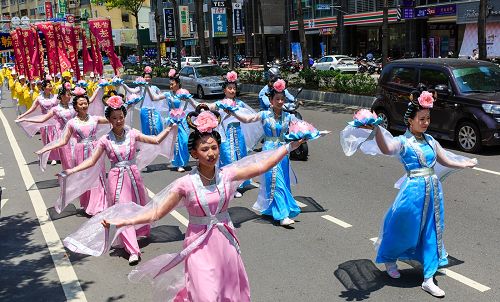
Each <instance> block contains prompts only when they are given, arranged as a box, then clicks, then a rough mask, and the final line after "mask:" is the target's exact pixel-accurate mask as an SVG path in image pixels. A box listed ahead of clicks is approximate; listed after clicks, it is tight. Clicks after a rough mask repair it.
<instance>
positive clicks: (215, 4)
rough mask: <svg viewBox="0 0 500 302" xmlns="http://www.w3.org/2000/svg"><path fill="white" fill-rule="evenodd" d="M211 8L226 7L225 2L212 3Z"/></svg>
mask: <svg viewBox="0 0 500 302" xmlns="http://www.w3.org/2000/svg"><path fill="white" fill-rule="evenodd" d="M212 7H226V1H212Z"/></svg>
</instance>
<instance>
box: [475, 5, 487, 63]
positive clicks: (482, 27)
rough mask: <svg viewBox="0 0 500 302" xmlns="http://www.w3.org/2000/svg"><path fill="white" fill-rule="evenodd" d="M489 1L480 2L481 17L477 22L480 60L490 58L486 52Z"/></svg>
mask: <svg viewBox="0 0 500 302" xmlns="http://www.w3.org/2000/svg"><path fill="white" fill-rule="evenodd" d="M487 5H488V1H487V0H480V1H479V16H478V20H477V46H478V50H479V60H486V58H487V57H488V54H487V50H486V17H487V13H488V8H487Z"/></svg>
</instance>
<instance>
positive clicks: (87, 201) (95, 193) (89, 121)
mask: <svg viewBox="0 0 500 302" xmlns="http://www.w3.org/2000/svg"><path fill="white" fill-rule="evenodd" d="M73 94H74V95H75V97H74V98H73V102H72V106H73V108H74V109H75V111H76V112H77V115H76V117H74V118H72V119H71V120H69V121H68V123H67V125H66V128H65V131H64V134H63V135H62V136H61V139H59V140H57V141H56V142H55V143H53V144H50V145H47V146H45V147H44V148H42V149H41V150H39V151H37V152H35V153H36V154H38V155H39V156H40V155H42V154H43V153H45V152H48V151H51V150H54V149H56V148H60V147H62V146H65V145H67V144H68V143H69V142H70V139H73V140H74V141H75V144H74V147H73V159H74V164H73V166H77V165H79V164H81V163H82V162H84V161H85V160H86V159H87V158H89V157H91V156H92V153H93V151H94V149H95V147H96V145H97V135H98V134H97V130H98V125H99V124H108V123H109V122H108V120H107V119H106V118H105V117H103V116H92V115H89V114H88V109H89V104H90V101H89V98H88V96H87V95H86V91H85V89H83V88H81V87H76V88H75V89H74V90H73ZM42 163H45V161H44V160H43V159H42ZM105 181H106V173H105V170H104V165H102V169H101V173H100V174H99V183H98V186H97V187H95V188H93V189H91V190H89V191H87V192H85V193H83V194H82V195H81V196H80V206H81V207H82V208H83V209H84V210H85V212H86V213H87V214H89V215H95V214H97V213H99V212H101V211H103V210H104V209H105V208H107V203H106V191H105V186H106V182H105Z"/></svg>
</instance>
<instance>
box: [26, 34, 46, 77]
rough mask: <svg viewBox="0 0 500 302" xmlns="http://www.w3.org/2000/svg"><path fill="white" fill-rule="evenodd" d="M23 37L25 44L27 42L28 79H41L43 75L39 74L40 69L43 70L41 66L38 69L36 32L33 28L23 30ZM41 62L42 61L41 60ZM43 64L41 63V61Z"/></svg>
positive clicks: (38, 58)
mask: <svg viewBox="0 0 500 302" xmlns="http://www.w3.org/2000/svg"><path fill="white" fill-rule="evenodd" d="M22 31H23V36H24V38H25V40H24V41H25V42H27V45H26V46H27V47H28V52H27V53H28V54H29V58H28V68H29V70H28V78H29V79H30V80H32V79H34V78H41V77H42V76H43V73H42V74H40V69H42V70H43V66H42V67H40V65H41V63H40V53H39V45H38V32H37V31H36V30H35V29H34V28H29V29H23V30H22ZM42 60H43V59H42ZM42 62H43V61H42ZM42 64H43V63H42Z"/></svg>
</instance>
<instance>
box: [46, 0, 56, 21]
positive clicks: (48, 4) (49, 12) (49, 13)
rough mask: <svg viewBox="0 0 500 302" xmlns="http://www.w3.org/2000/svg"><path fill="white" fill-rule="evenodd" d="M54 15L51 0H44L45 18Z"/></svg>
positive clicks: (50, 17)
mask: <svg viewBox="0 0 500 302" xmlns="http://www.w3.org/2000/svg"><path fill="white" fill-rule="evenodd" d="M53 17H54V15H53V14H52V2H50V1H45V18H47V19H52V18H53Z"/></svg>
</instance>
